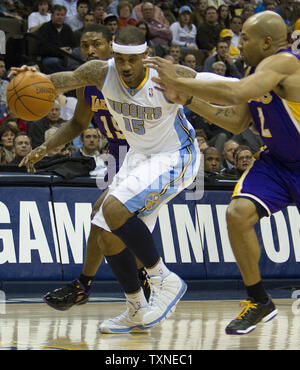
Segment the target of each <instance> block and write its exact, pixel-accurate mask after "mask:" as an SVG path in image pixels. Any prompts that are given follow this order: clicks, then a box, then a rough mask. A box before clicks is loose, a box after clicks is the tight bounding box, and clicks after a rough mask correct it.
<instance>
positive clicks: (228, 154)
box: [222, 139, 239, 170]
mask: <svg viewBox="0 0 300 370" xmlns="http://www.w3.org/2000/svg"><path fill="white" fill-rule="evenodd" d="M238 146H239V144H238V143H237V142H236V141H234V140H232V139H230V140H228V141H226V142H225V143H224V147H223V163H222V166H223V168H224V169H227V170H231V169H232V168H234V165H235V159H234V153H235V151H236V149H237V148H238Z"/></svg>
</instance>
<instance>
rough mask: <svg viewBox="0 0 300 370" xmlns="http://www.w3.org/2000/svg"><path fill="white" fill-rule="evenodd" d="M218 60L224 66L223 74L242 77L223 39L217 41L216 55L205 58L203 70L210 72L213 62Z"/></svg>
mask: <svg viewBox="0 0 300 370" xmlns="http://www.w3.org/2000/svg"><path fill="white" fill-rule="evenodd" d="M218 61H221V62H223V63H224V64H225V66H226V72H225V76H227V77H236V78H242V77H243V75H242V74H241V73H240V71H239V70H238V68H237V67H236V66H235V63H234V60H233V58H232V57H231V56H230V55H229V47H228V44H227V42H225V41H219V42H218V43H217V48H216V55H212V56H210V57H208V58H206V59H205V61H204V66H203V71H206V72H212V65H213V63H215V62H218Z"/></svg>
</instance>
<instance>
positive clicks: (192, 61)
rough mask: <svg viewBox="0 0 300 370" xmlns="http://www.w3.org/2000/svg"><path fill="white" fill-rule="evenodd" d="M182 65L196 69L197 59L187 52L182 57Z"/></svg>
mask: <svg viewBox="0 0 300 370" xmlns="http://www.w3.org/2000/svg"><path fill="white" fill-rule="evenodd" d="M181 64H182V65H184V66H187V67H190V68H192V69H194V70H195V71H196V68H197V60H196V57H195V55H194V54H190V53H187V54H185V55H184V57H183V58H182V62H181Z"/></svg>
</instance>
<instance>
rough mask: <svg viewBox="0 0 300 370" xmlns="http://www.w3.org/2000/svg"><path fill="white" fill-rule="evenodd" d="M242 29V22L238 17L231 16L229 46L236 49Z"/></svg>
mask: <svg viewBox="0 0 300 370" xmlns="http://www.w3.org/2000/svg"><path fill="white" fill-rule="evenodd" d="M242 27H243V20H242V18H241V17H240V16H238V15H233V16H232V18H231V20H230V29H231V31H232V38H231V45H232V46H235V47H236V48H238V47H239V43H240V39H241V33H242Z"/></svg>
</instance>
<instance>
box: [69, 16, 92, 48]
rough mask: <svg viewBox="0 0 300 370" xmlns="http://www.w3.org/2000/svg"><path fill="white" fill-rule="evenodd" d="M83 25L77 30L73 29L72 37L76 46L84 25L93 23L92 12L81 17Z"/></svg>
mask: <svg viewBox="0 0 300 370" xmlns="http://www.w3.org/2000/svg"><path fill="white" fill-rule="evenodd" d="M82 23H83V27H82V28H80V29H79V30H76V31H74V32H73V33H74V37H75V47H77V46H80V38H81V35H82V32H83V30H84V28H85V27H87V26H89V25H90V24H95V23H96V22H95V16H94V13H91V12H89V13H87V14H86V15H85V16H84V17H83V21H82Z"/></svg>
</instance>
